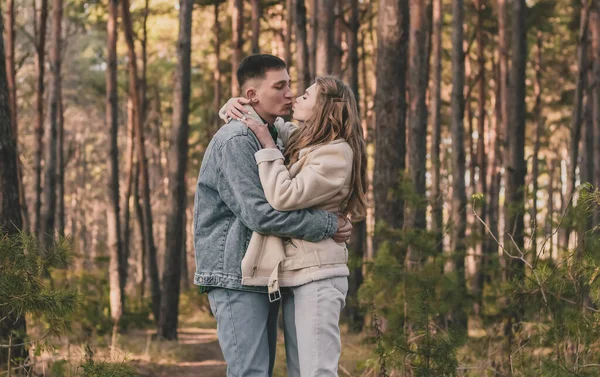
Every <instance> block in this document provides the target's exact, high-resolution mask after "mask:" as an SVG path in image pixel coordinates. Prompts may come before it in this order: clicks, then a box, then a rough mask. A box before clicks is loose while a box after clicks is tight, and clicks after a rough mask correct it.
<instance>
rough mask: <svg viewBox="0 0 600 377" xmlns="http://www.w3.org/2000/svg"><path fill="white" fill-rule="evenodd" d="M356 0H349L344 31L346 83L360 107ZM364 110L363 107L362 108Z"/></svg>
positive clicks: (358, 26)
mask: <svg viewBox="0 0 600 377" xmlns="http://www.w3.org/2000/svg"><path fill="white" fill-rule="evenodd" d="M359 28H360V22H359V19H358V0H350V22H349V29H348V32H347V33H346V35H347V40H348V70H347V71H348V83H349V84H350V88H351V89H352V91H353V92H354V96H355V97H356V103H357V105H358V106H359V108H360V96H359V91H358V63H359V61H358V29H359ZM363 110H364V109H363Z"/></svg>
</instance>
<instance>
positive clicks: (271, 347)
mask: <svg viewBox="0 0 600 377" xmlns="http://www.w3.org/2000/svg"><path fill="white" fill-rule="evenodd" d="M208 301H209V303H210V309H211V310H212V312H213V314H214V315H215V318H216V320H217V337H218V338H219V345H220V346H221V351H222V352H223V357H224V358H225V362H226V363H227V377H267V376H269V377H270V376H271V375H272V374H273V364H274V363H275V350H276V345H277V315H278V311H279V301H275V302H274V303H270V302H269V297H268V295H267V294H266V293H254V292H245V291H237V290H233V289H226V288H215V289H213V290H211V291H210V292H209V293H208Z"/></svg>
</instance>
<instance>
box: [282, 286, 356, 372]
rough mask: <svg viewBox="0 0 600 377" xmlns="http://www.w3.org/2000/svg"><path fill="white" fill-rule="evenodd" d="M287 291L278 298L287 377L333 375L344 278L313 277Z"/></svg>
mask: <svg viewBox="0 0 600 377" xmlns="http://www.w3.org/2000/svg"><path fill="white" fill-rule="evenodd" d="M286 291H287V289H286ZM290 291H291V294H284V295H283V297H282V301H283V302H282V310H283V327H284V334H285V351H286V360H287V369H288V377H337V376H338V373H337V370H338V361H339V359H340V353H341V348H342V347H341V339H340V326H339V322H340V312H341V311H342V309H343V308H344V306H345V304H346V294H347V293H348V278H347V277H346V276H338V277H332V278H327V279H323V280H317V281H313V282H311V283H308V284H304V285H301V286H298V287H292V288H291V289H290Z"/></svg>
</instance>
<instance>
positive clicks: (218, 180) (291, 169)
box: [193, 54, 367, 377]
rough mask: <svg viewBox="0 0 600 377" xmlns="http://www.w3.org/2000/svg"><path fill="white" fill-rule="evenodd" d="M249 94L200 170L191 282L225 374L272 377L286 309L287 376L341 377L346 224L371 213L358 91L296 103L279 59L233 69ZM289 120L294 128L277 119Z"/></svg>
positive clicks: (227, 113)
mask: <svg viewBox="0 0 600 377" xmlns="http://www.w3.org/2000/svg"><path fill="white" fill-rule="evenodd" d="M236 74H237V79H238V83H239V85H240V88H241V92H242V95H243V97H240V98H233V99H231V100H229V101H228V102H227V104H226V105H225V106H224V107H223V109H221V112H220V113H219V115H220V116H221V117H222V118H223V119H224V120H225V121H226V122H227V124H225V125H224V126H223V127H221V129H220V130H219V131H218V132H217V133H216V134H215V136H214V137H213V139H212V140H211V142H210V144H209V146H208V148H207V150H206V152H205V154H204V159H203V161H202V166H201V168H200V173H199V175H198V181H197V186H196V195H195V203H194V229H193V231H194V248H195V255H196V273H195V276H194V283H195V284H196V285H199V286H200V289H201V290H202V291H203V292H207V293H208V299H209V302H210V307H211V311H212V312H213V314H214V316H215V318H216V320H217V335H218V339H219V344H220V346H221V350H222V351H223V356H224V358H225V361H226V363H227V376H228V377H267V376H271V375H272V371H273V364H274V361H275V349H276V342H277V316H278V313H279V307H280V306H281V307H282V315H283V331H284V336H285V351H286V362H287V370H288V376H289V377H316V376H318V377H321V376H325V377H329V376H337V368H338V361H339V357H340V352H341V340H340V329H339V319H340V312H341V310H342V308H343V307H344V305H345V299H346V294H347V291H348V275H349V270H348V266H347V262H348V250H347V248H346V244H345V242H346V241H347V240H348V238H349V237H350V232H351V229H352V226H351V225H350V220H352V221H357V220H360V219H361V218H363V217H364V216H365V213H366V207H367V204H366V198H365V191H366V178H365V177H366V155H365V142H364V139H363V135H362V129H361V125H360V121H359V116H358V112H357V105H356V100H355V97H354V94H353V93H352V91H351V90H350V89H349V87H348V86H347V85H346V84H344V83H343V82H342V81H340V80H338V79H336V78H333V77H317V79H316V80H315V83H314V84H313V85H311V86H310V87H309V88H308V89H307V90H306V91H305V92H304V93H303V94H302V95H301V96H300V97H297V98H294V96H293V94H292V91H291V89H290V83H291V80H290V76H289V73H288V71H287V68H286V65H285V63H284V62H283V60H281V59H279V58H278V57H275V56H272V55H267V54H258V55H251V56H248V57H247V58H245V59H244V60H243V61H242V62H241V63H240V65H239V67H238V69H237V73H236ZM290 111H292V115H293V118H294V119H295V120H296V121H298V123H297V124H295V123H291V122H284V121H283V119H282V118H281V117H283V116H287V115H289V114H290Z"/></svg>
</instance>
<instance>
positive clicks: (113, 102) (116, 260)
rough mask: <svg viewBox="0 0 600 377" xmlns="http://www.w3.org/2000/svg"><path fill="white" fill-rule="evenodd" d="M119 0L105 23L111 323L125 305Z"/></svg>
mask: <svg viewBox="0 0 600 377" xmlns="http://www.w3.org/2000/svg"><path fill="white" fill-rule="evenodd" d="M118 17H119V0H110V2H109V16H108V22H107V24H106V34H107V45H106V48H107V54H106V55H107V63H108V64H107V65H108V66H107V70H106V124H107V125H108V127H109V140H110V143H109V152H108V153H109V156H108V165H109V171H110V173H109V180H108V206H107V211H106V212H107V213H106V223H107V224H106V225H107V228H108V229H107V235H108V237H107V242H108V245H107V247H108V253H109V256H110V265H109V282H110V312H111V318H112V319H113V321H114V322H115V323H117V322H118V321H119V319H120V318H121V314H122V313H123V310H124V308H125V305H124V302H125V294H124V288H125V286H124V282H123V278H124V276H123V270H124V269H126V268H127V264H126V263H125V262H126V261H124V260H123V248H122V243H121V224H120V218H119V145H118V142H117V138H118V134H119V121H118V112H119V107H118V97H117V28H118Z"/></svg>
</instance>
